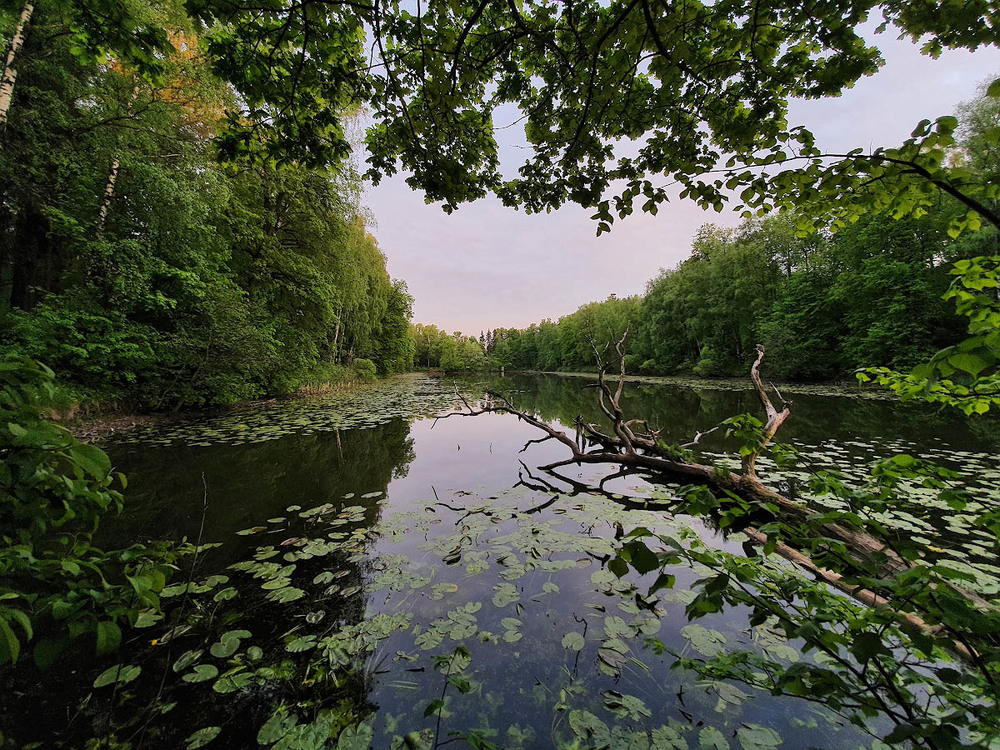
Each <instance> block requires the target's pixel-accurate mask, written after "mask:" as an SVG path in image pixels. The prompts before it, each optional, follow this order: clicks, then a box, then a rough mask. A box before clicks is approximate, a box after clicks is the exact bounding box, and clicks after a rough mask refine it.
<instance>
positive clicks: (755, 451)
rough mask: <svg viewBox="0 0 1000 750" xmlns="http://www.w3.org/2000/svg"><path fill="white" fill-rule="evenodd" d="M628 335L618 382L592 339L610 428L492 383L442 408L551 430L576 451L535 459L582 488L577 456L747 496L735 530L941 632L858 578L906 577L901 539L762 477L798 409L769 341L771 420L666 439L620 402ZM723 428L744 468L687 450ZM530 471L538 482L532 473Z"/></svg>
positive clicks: (968, 651)
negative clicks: (558, 416) (773, 367)
mask: <svg viewBox="0 0 1000 750" xmlns="http://www.w3.org/2000/svg"><path fill="white" fill-rule="evenodd" d="M627 335H628V331H626V332H625V335H624V336H623V337H622V338H621V340H619V341H618V342H617V343H616V344H615V350H616V353H617V355H618V360H619V362H620V367H619V372H618V377H617V383H614V384H609V382H608V379H607V371H608V368H607V367H606V366H605V364H604V362H603V361H602V358H601V355H600V352H599V351H597V349H596V347H595V354H596V355H597V360H598V367H599V369H598V378H597V383H596V385H595V386H594V387H596V390H597V401H598V405H599V406H600V408H601V411H602V413H603V414H604V415H605V416H606V417H607V419H608V420H609V422H610V425H611V429H610V430H607V429H606V428H602V427H601V426H600V425H598V424H596V423H592V422H586V421H584V420H583V419H582V418H580V417H578V418H577V420H576V423H575V426H574V427H575V432H574V433H573V434H572V435H571V434H568V433H567V432H566V431H564V430H561V429H558V428H557V427H555V426H553V425H551V424H549V423H548V422H545V421H544V420H542V419H540V418H538V417H537V416H535V415H534V414H531V413H529V412H526V411H523V410H521V409H518V408H517V407H516V406H515V405H514V404H513V403H512V401H511V400H510V399H509V398H507V397H506V396H504V395H503V394H500V393H497V392H495V391H488V392H487V398H486V400H485V403H484V405H482V406H479V407H478V408H474V407H473V406H471V405H470V404H469V403H468V402H464V399H463V402H464V403H465V407H466V409H467V411H464V412H455V413H453V414H449V415H445V416H460V415H461V416H477V415H480V414H487V413H509V414H513V415H515V416H516V417H517V418H518V419H520V420H522V421H524V422H526V423H527V424H529V425H531V426H532V427H534V428H536V429H538V430H540V431H541V432H543V433H544V436H543V437H541V438H537V439H534V440H531V441H529V442H528V443H527V444H526V445H525V448H527V447H528V446H529V445H531V444H535V443H543V442H547V441H550V440H553V441H556V442H558V443H560V444H562V445H563V446H565V447H566V448H567V449H568V450H569V453H570V456H569V457H567V458H565V459H562V460H559V461H555V462H553V463H550V464H547V465H545V466H540V467H538V468H539V469H540V470H541V471H542V472H545V473H548V474H549V475H552V476H553V477H555V478H557V479H559V480H560V481H562V482H568V483H569V484H570V485H571V486H572V487H573V489H574V493H575V492H579V491H582V490H584V489H585V487H586V485H585V483H581V482H577V481H575V480H570V479H568V478H567V477H565V476H563V475H562V474H560V473H558V472H557V469H559V468H562V467H566V466H570V465H578V466H579V465H584V464H606V465H611V466H615V467H618V472H619V473H618V474H616V475H615V476H619V475H621V474H622V473H627V472H630V471H631V472H641V473H644V474H650V475H653V476H655V477H656V478H657V479H659V480H662V481H665V482H667V483H672V484H677V483H680V484H685V485H699V486H702V487H706V488H708V489H709V490H711V491H712V492H713V493H718V494H720V495H721V496H722V503H721V505H722V507H724V506H725V504H726V502H727V500H731V501H733V502H740V503H742V505H743V509H744V512H743V513H742V514H740V515H741V518H742V522H741V523H740V525H739V526H738V529H739V530H740V531H742V532H743V533H745V534H746V535H747V536H748V537H749V538H750V540H751V541H752V543H754V544H756V545H758V546H760V547H762V548H763V549H765V550H766V551H768V552H770V551H774V552H776V553H778V554H780V555H781V556H782V557H784V558H785V559H787V560H789V561H791V562H793V563H794V564H796V565H797V566H799V567H800V568H803V569H805V570H807V571H809V572H810V573H812V574H813V575H815V576H816V577H817V578H818V579H820V580H822V581H823V582H825V583H827V584H828V585H830V586H832V587H834V588H836V589H838V590H840V591H843V592H845V593H847V594H849V595H851V596H852V597H854V598H855V599H856V600H858V601H860V602H862V603H863V604H865V605H868V606H871V607H875V608H879V609H889V610H891V611H892V612H893V614H894V617H896V618H898V619H899V620H900V622H901V623H902V624H903V625H904V627H907V628H909V629H911V630H913V631H916V632H919V633H923V634H926V635H939V634H940V633H941V626H940V625H938V624H931V623H928V622H927V621H926V620H925V619H924V618H922V617H921V616H920V615H919V614H917V613H916V612H914V611H909V610H907V609H904V607H903V606H902V605H901V604H900V603H899V602H895V601H893V600H892V597H891V593H889V588H891V587H884V588H883V589H881V590H880V589H879V588H878V587H876V586H869V585H865V584H864V583H862V582H861V581H862V580H865V581H869V580H872V579H875V580H879V579H881V580H883V581H888V580H891V579H896V578H899V577H905V576H906V575H907V574H908V573H910V572H912V571H913V570H914V563H913V562H911V561H910V560H908V559H906V558H904V556H903V555H901V554H900V553H899V552H898V551H897V550H896V549H895V548H894V546H893V543H892V541H891V540H888V539H883V538H880V537H878V536H876V535H873V534H872V533H870V532H869V531H867V530H866V529H865V528H864V527H863V526H860V525H848V524H845V523H842V522H839V521H838V520H836V519H835V518H832V517H831V515H836V514H827V513H824V512H822V511H819V510H816V509H814V508H810V507H809V506H808V505H805V504H803V503H800V502H797V501H795V500H793V499H790V498H788V497H786V496H784V495H782V494H781V493H779V492H777V491H776V490H774V489H772V488H771V487H768V486H767V485H765V484H764V483H763V482H762V481H761V479H760V477H759V476H758V473H757V461H758V458H759V457H760V456H761V454H762V453H763V452H764V451H765V449H766V448H767V447H768V446H769V445H770V444H771V443H772V441H773V439H774V437H775V435H776V433H777V432H778V429H779V428H780V427H781V425H782V424H783V423H784V422H785V421H786V420H787V419H788V418H789V416H790V415H791V407H792V405H793V404H792V402H790V401H788V400H786V399H785V398H784V397H783V396H782V395H781V393H780V391H779V390H778V389H777V388H776V387H775V386H774V385H773V384H772V385H771V386H770V388H771V389H772V390H773V391H774V394H775V396H776V397H777V400H778V401H779V403H780V408H778V407H776V406H775V404H774V401H772V399H771V396H770V395H769V393H768V388H766V387H765V385H764V382H763V380H762V377H761V372H760V369H761V364H762V362H763V360H764V356H765V350H764V347H763V346H760V345H758V346H757V354H756V358H755V360H754V362H753V364H752V366H751V368H750V381H751V384H752V385H753V389H754V392H755V394H756V396H757V398H758V400H759V402H760V404H761V406H762V408H763V410H764V416H765V419H764V421H760V420H756V419H755V418H751V417H749V415H745V417H747V419H744V420H743V421H742V422H740V421H739V420H738V419H737V418H734V419H731V420H727V421H726V422H725V423H723V424H721V425H719V426H717V427H714V428H712V429H711V430H706V431H704V432H700V433H698V434H697V435H695V437H694V438H693V439H692V440H691V441H690V442H688V443H684V444H681V445H668V444H667V443H665V442H664V440H663V439H662V438H661V435H660V432H659V431H658V430H655V429H653V428H652V427H651V426H650V425H649V423H648V422H647V421H646V420H642V419H630V418H628V417H627V416H626V414H625V412H624V410H623V407H622V396H623V394H624V390H625V385H626V371H625V356H624V345H625V339H626V337H627ZM723 427H725V428H726V429H727V430H728V432H729V433H730V434H736V435H738V436H741V437H743V438H744V446H743V448H742V450H741V464H740V470H739V471H738V472H737V471H732V470H729V469H725V468H722V467H719V466H716V465H712V464H706V463H700V462H698V461H697V460H696V459H695V456H694V454H693V453H692V452H691V450H690V449H692V448H695V447H696V446H697V445H698V444H699V442H700V441H701V439H702V438H704V437H705V436H706V435H708V434H710V433H712V432H715V431H717V430H719V429H720V428H723ZM748 436H749V438H748ZM522 450H523V449H522ZM532 479H534V480H536V481H537V478H536V477H534V476H532ZM604 481H605V480H602V481H601V483H600V485H599V486H594V487H591V488H590V489H591V490H593V491H596V492H600V493H603V494H605V495H608V493H607V492H605V491H604V489H603V485H604ZM544 485H547V489H549V490H550V491H553V492H558V491H559V488H558V487H556V486H555V485H551V484H547V483H544V482H543V486H544ZM678 507H680V508H681V509H684V507H683V503H681V504H680V505H678V504H672V505H671V506H670V507H669V508H668V509H669V510H676V509H678ZM775 532H777V533H775ZM932 585H935V584H932ZM945 585H947V587H948V588H949V589H950V590H951V591H953V592H956V593H958V594H959V595H960V596H961V597H962V598H963V599H965V600H966V601H967V603H969V604H970V605H972V606H974V607H977V608H986V609H990V610H992V609H993V606H992V605H990V604H989V603H988V602H986V601H985V600H984V599H983V598H982V597H980V596H979V595H977V594H976V593H975V592H972V591H969V590H967V589H965V588H963V587H961V586H958V585H955V584H953V583H947V584H945ZM946 637H947V636H946ZM950 650H952V651H953V652H954V653H956V654H957V655H959V656H960V657H961V658H962V659H964V660H966V661H973V660H975V659H976V658H977V654H976V652H975V650H974V648H973V647H972V646H970V645H968V643H966V642H964V641H963V640H958V639H951V646H950Z"/></svg>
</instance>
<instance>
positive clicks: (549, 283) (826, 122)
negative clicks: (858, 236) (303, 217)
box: [365, 37, 1000, 336]
mask: <svg viewBox="0 0 1000 750" xmlns="http://www.w3.org/2000/svg"><path fill="white" fill-rule="evenodd" d="M879 41H880V42H881V45H880V46H881V48H882V51H883V56H884V57H885V59H886V65H885V66H884V67H883V68H882V70H881V71H880V72H879V73H878V74H876V75H875V76H874V77H872V78H867V79H864V80H863V81H861V82H860V83H858V85H857V86H855V87H854V88H853V89H852V90H850V91H848V92H846V93H845V94H844V95H843V96H842V97H839V98H835V99H826V100H822V101H810V102H795V103H793V105H792V108H791V114H790V118H789V121H790V122H791V123H796V122H798V123H801V124H804V125H806V126H807V127H809V128H810V129H811V130H812V131H813V132H814V133H815V134H816V136H817V138H818V142H819V145H820V146H821V147H823V148H825V149H827V150H849V149H851V148H855V147H859V146H861V147H865V148H870V147H874V146H880V145H881V146H891V145H895V144H898V143H899V142H901V141H902V140H903V139H905V138H906V137H908V136H909V134H910V131H911V130H912V129H913V128H914V126H915V125H916V124H917V123H918V122H919V121H920V120H921V119H923V118H931V119H933V118H935V117H939V116H941V115H946V114H951V113H952V112H953V111H954V109H955V106H956V105H957V104H958V103H960V102H962V101H966V100H968V99H970V98H972V96H973V95H974V94H975V91H976V87H977V85H978V84H980V83H981V82H983V81H984V80H985V79H986V78H988V77H990V76H991V75H995V74H998V73H1000V50H998V49H997V48H995V47H990V48H986V49H981V50H979V51H977V52H975V53H969V52H964V51H963V52H945V54H944V55H942V57H941V58H940V59H938V60H932V59H930V58H928V57H925V56H923V55H921V54H920V53H919V51H918V49H917V47H916V46H915V45H913V44H910V43H908V42H896V41H892V40H891V39H887V38H885V37H883V38H880V40H879ZM506 152H507V155H508V156H511V155H512V156H513V157H514V158H513V159H510V158H503V157H504V154H502V155H501V156H502V164H503V166H504V168H505V169H515V168H516V167H517V166H518V164H519V160H518V159H517V156H518V154H517V153H516V149H513V148H507V149H506ZM365 202H366V203H367V204H368V206H369V207H370V209H371V211H372V213H373V214H374V216H375V218H376V220H377V226H376V227H375V235H376V236H377V237H378V239H379V245H380V246H381V248H382V250H383V251H384V252H385V254H386V256H387V257H388V261H389V272H390V273H391V274H392V275H393V276H394V277H396V278H402V279H405V280H406V282H407V284H408V285H409V289H410V293H411V294H412V295H413V296H414V297H415V300H416V301H415V303H414V309H413V320H414V322H416V323H428V324H429V323H433V324H435V325H437V326H439V327H442V328H444V329H446V330H448V331H456V330H460V331H463V332H465V333H471V334H474V335H477V336H478V335H479V332H480V331H482V330H486V329H489V328H496V327H505V328H509V327H519V328H521V327H525V326H527V325H529V324H531V323H533V322H538V321H541V320H543V319H545V318H552V319H557V318H559V317H560V316H562V315H568V314H569V313H571V312H573V311H574V310H576V309H577V308H578V307H579V306H580V305H582V304H585V303H587V302H591V301H594V300H602V299H605V298H607V296H608V295H609V294H612V293H614V294H617V295H618V296H627V295H631V294H638V293H641V292H642V291H643V289H644V287H645V284H646V282H647V281H648V280H649V279H651V278H653V276H655V275H656V273H657V272H658V270H659V269H660V268H664V267H666V268H669V267H672V266H675V265H676V264H677V263H678V262H680V261H681V260H683V259H684V258H685V257H687V256H688V254H689V251H690V247H691V239H692V237H693V236H694V233H695V231H696V230H697V229H698V227H699V226H701V225H702V224H704V223H706V222H713V223H716V224H724V225H735V224H737V223H738V222H739V219H738V217H736V216H735V215H734V214H732V213H730V212H728V211H727V212H724V213H722V214H717V213H715V212H712V211H708V212H705V211H702V210H701V209H700V208H698V207H697V206H695V205H694V204H693V203H689V202H686V201H672V202H671V203H668V204H666V205H663V206H661V207H660V211H659V213H658V214H657V215H656V216H650V215H648V214H641V213H636V214H633V215H632V216H630V217H629V218H628V219H626V220H625V221H621V222H617V223H616V224H615V225H614V228H613V230H612V232H611V233H610V234H604V235H602V236H601V237H596V236H595V233H596V230H597V227H596V224H595V222H593V221H591V219H590V218H589V217H590V215H591V214H592V213H593V212H592V211H589V210H584V209H582V208H579V207H578V206H566V207H564V208H562V209H560V210H558V211H553V212H552V213H550V214H536V215H531V216H529V215H526V214H524V213H523V212H520V211H514V210H512V209H509V208H505V207H504V206H502V205H501V204H500V202H499V201H498V200H496V199H495V198H492V197H490V198H485V199H483V200H480V201H477V202H475V203H472V204H466V205H463V206H461V207H460V208H459V209H458V210H457V211H456V212H454V213H453V214H451V215H450V216H449V215H447V214H445V213H444V212H443V211H442V210H441V208H440V206H438V205H427V204H425V203H424V199H423V196H422V195H421V194H419V193H415V192H413V191H412V190H411V189H410V188H409V187H408V186H407V185H406V183H405V182H404V181H403V177H402V176H398V175H397V176H396V177H394V178H391V179H388V180H384V181H383V182H382V183H381V184H380V185H379V186H378V187H377V188H369V190H368V191H367V194H366V196H365Z"/></svg>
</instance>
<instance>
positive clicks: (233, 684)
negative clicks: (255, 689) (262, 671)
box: [212, 672, 253, 693]
mask: <svg viewBox="0 0 1000 750" xmlns="http://www.w3.org/2000/svg"><path fill="white" fill-rule="evenodd" d="M251 682H253V674H251V673H250V672H235V673H228V674H224V675H223V676H222V677H220V678H219V679H218V681H217V682H216V683H215V684H214V685H212V690H214V691H215V692H217V693H235V692H236V691H238V690H243V689H244V688H246V687H247V686H249V685H250V683H251Z"/></svg>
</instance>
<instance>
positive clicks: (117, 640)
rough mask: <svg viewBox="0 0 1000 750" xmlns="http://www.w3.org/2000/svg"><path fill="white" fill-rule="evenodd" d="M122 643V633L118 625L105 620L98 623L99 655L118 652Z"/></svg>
mask: <svg viewBox="0 0 1000 750" xmlns="http://www.w3.org/2000/svg"><path fill="white" fill-rule="evenodd" d="M121 642H122V631H121V628H119V627H118V625H117V624H116V623H114V622H112V621H111V620H103V621H101V622H99V623H97V653H98V654H99V655H104V654H109V653H111V652H112V651H116V650H117V649H118V646H120V645H121Z"/></svg>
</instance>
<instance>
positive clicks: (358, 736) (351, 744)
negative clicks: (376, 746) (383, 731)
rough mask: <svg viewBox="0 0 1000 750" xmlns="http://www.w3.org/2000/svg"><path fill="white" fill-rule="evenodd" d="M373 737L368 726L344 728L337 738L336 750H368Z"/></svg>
mask: <svg viewBox="0 0 1000 750" xmlns="http://www.w3.org/2000/svg"><path fill="white" fill-rule="evenodd" d="M374 737H375V732H374V730H373V729H372V727H371V725H370V724H367V723H361V724H358V725H357V726H356V727H346V728H345V729H344V730H343V731H342V732H341V733H340V736H339V737H338V738H337V750H368V748H369V747H371V744H372V740H373V739H374Z"/></svg>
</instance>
